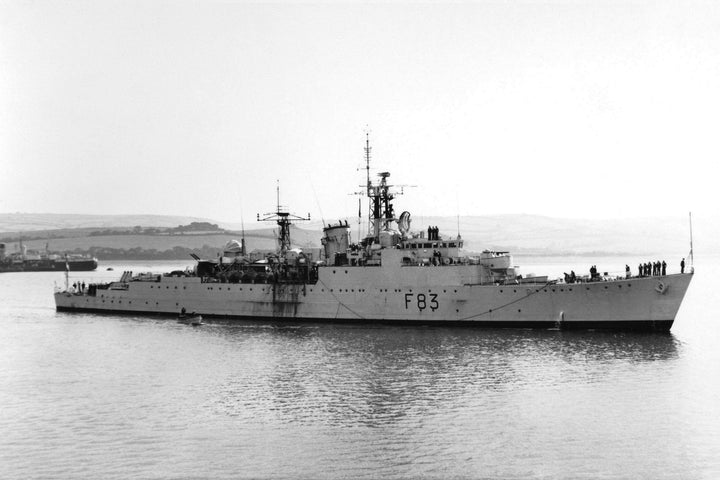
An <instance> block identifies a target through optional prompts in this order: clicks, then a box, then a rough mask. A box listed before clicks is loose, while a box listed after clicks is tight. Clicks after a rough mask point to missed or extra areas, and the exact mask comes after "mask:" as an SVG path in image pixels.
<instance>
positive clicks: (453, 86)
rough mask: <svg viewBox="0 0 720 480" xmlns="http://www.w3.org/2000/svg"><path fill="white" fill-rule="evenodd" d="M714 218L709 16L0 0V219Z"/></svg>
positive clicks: (711, 9) (620, 5) (688, 6)
mask: <svg viewBox="0 0 720 480" xmlns="http://www.w3.org/2000/svg"><path fill="white" fill-rule="evenodd" d="M366 126H369V128H370V130H371V141H372V145H373V167H374V168H375V171H383V170H389V171H391V172H392V177H391V180H393V181H394V182H397V183H400V184H408V185H416V187H414V188H410V189H406V191H405V192H406V193H405V195H404V197H401V198H399V199H398V201H397V203H396V209H397V210H398V211H402V210H410V211H411V212H412V213H413V214H414V215H455V214H457V213H460V214H463V215H469V214H494V213H532V214H544V215H550V216H569V217H583V216H587V217H617V216H635V215H663V216H664V215H687V212H688V211H690V210H692V211H693V212H694V213H695V212H698V214H700V215H715V214H717V213H718V212H720V208H719V207H718V205H719V203H720V202H718V200H717V190H718V183H719V182H720V176H719V175H718V169H717V167H716V165H717V163H718V160H719V159H720V156H719V155H718V154H719V153H720V146H719V145H718V143H719V142H720V135H719V134H718V131H719V127H720V3H718V2H715V1H708V2H698V1H687V0H685V1H678V2H662V1H636V2H633V1H616V2H615V1H600V0H593V1H577V0H573V1H557V0H555V1H524V2H510V1H492V2H476V3H457V4H434V5H433V4H422V5H418V4H411V3H406V2H402V3H400V2H396V3H392V2H390V3H377V4H370V3H366V2H363V3H348V2H343V3H340V4H335V3H330V2H328V3H317V4H298V3H295V2H287V3H285V2H273V3H246V2H240V1H147V0H145V1H138V2H133V1H124V0H123V1H117V2H113V1H102V0H100V1H98V0H88V1H62V2H57V1H15V0H4V1H2V2H0V212H33V213H48V212H55V213H95V214H98V213H99V214H119V213H153V214H179V215H192V216H200V217H207V218H213V219H216V220H219V221H229V222H238V221H239V220H240V216H241V213H242V214H243V216H244V218H245V221H246V222H248V221H249V220H254V217H255V214H256V213H258V212H260V213H263V212H267V211H271V210H273V209H274V207H275V186H276V180H280V184H281V202H282V203H283V204H285V205H289V206H290V208H291V210H292V211H295V212H297V213H307V212H311V213H312V215H313V217H316V218H320V217H321V216H322V217H325V218H327V219H333V220H334V219H337V218H341V217H342V218H346V217H348V216H349V217H350V218H351V219H352V217H353V216H355V215H356V214H357V197H354V196H351V195H348V194H349V193H351V192H352V191H354V190H359V187H358V186H359V185H360V184H362V183H363V182H364V170H358V169H359V168H361V167H363V146H364V140H365V134H364V131H365V129H366Z"/></svg>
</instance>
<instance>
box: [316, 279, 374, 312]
mask: <svg viewBox="0 0 720 480" xmlns="http://www.w3.org/2000/svg"><path fill="white" fill-rule="evenodd" d="M318 283H320V284H321V285H322V286H323V287H325V288H327V289H328V290H330V295H332V296H333V298H334V299H335V300H336V301H337V302H338V306H343V307H345V308H346V309H347V311H348V312H350V313H352V314H354V315H356V316H357V317H358V318H359V319H360V320H367V318H366V317H363V316H362V315H360V314H359V313H357V312H356V311H355V310H353V309H352V308H350V307H348V306H347V305H345V304H344V303H343V302H341V301H340V299H339V298H338V297H337V295H335V292H333V291H332V289H331V288H329V287H328V286H327V285H325V282H323V281H322V280H320V279H319V278H318ZM339 313H340V309H339V308H338V313H336V314H335V318H337V316H338V314H339Z"/></svg>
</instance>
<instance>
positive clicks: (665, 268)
mask: <svg viewBox="0 0 720 480" xmlns="http://www.w3.org/2000/svg"><path fill="white" fill-rule="evenodd" d="M666 271H667V263H665V260H663V261H662V274H663V276H665V272H666Z"/></svg>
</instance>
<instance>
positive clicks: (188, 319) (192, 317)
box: [178, 312, 203, 327]
mask: <svg viewBox="0 0 720 480" xmlns="http://www.w3.org/2000/svg"><path fill="white" fill-rule="evenodd" d="M178 323H184V324H187V325H192V326H194V327H197V326H198V325H203V321H202V315H200V314H199V313H195V312H192V313H185V312H181V313H180V315H178Z"/></svg>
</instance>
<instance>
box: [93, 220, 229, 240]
mask: <svg viewBox="0 0 720 480" xmlns="http://www.w3.org/2000/svg"><path fill="white" fill-rule="evenodd" d="M186 233H188V234H193V233H194V234H200V233H228V232H227V230H224V229H222V228H220V227H218V225H217V224H215V223H210V222H190V224H189V225H178V226H177V227H174V228H157V227H142V226H140V225H137V226H135V227H133V228H131V229H130V228H128V229H120V230H119V229H105V230H95V231H93V232H90V233H89V234H88V236H90V237H104V236H113V235H184V234H186Z"/></svg>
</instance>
